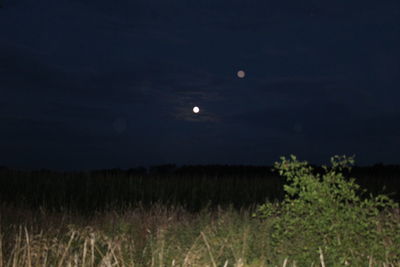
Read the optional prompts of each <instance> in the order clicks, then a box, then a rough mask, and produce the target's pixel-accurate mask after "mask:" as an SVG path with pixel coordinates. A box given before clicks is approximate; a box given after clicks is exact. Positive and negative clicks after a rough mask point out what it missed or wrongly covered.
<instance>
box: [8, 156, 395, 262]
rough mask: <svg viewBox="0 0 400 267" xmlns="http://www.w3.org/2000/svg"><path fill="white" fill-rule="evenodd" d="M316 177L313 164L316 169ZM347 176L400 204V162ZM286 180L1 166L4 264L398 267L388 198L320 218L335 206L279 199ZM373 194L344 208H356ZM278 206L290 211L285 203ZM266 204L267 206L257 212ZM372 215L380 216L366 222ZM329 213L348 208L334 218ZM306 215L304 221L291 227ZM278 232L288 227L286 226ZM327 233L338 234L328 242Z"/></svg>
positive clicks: (241, 172) (169, 170)
mask: <svg viewBox="0 0 400 267" xmlns="http://www.w3.org/2000/svg"><path fill="white" fill-rule="evenodd" d="M292 163H293V162H292ZM292 171H293V170H292ZM320 171H321V168H318V167H316V166H314V170H313V173H317V172H320ZM342 172H343V173H344V174H345V176H351V177H355V178H356V180H355V182H356V183H357V184H359V185H361V187H362V188H366V189H367V190H368V192H370V193H372V194H373V195H374V196H377V195H379V194H380V193H385V194H389V195H390V197H391V199H393V200H394V203H398V202H399V199H400V198H399V189H400V168H399V166H381V165H376V166H374V167H369V168H367V167H364V168H361V167H355V168H353V169H352V170H351V171H348V172H346V170H343V171H342ZM301 173H302V174H303V176H304V177H306V176H307V175H304V172H299V173H297V174H301ZM335 175H336V174H335ZM283 176H284V175H283ZM283 176H282V175H280V174H279V173H277V172H276V171H275V172H272V171H271V167H252V166H184V167H180V168H178V167H176V166H174V165H164V166H158V167H153V168H151V169H150V170H145V169H143V168H136V169H130V170H119V169H113V170H101V171H91V172H55V171H49V170H40V171H18V170H12V169H8V168H1V169H0V201H1V205H0V267H3V266H13V267H14V266H18V267H19V266H400V220H399V217H400V215H399V214H397V212H398V209H388V210H386V209H384V206H385V204H382V203H386V202H384V201H382V202H379V203H380V204H379V205H380V206H379V205H376V207H377V209H375V208H374V207H375V206H373V207H372V206H368V207H369V208H368V207H367V206H363V207H364V208H363V210H368V214H367V213H365V214H367V215H368V220H366V221H365V222H364V221H363V220H362V218H363V217H362V216H363V214H364V213H363V212H362V211H361V210H360V213H356V212H355V213H352V211H353V210H354V211H356V210H357V209H356V208H354V209H345V208H343V207H345V206H340V205H339V204H338V203H339V202H329V203H332V204H335V205H336V206H335V209H336V208H337V210H334V209H326V210H325V211H323V212H325V213H318V212H320V210H321V207H328V206H329V205H330V204H329V205H328V204H326V203H325V204H324V206H319V207H318V209H313V208H312V207H314V206H315V205H314V206H310V203H312V201H313V200H312V199H311V201H310V198H309V196H306V195H304V194H303V196H306V197H307V201H304V202H298V200H299V199H301V196H302V193H301V192H299V194H298V196H300V197H298V198H297V200H296V198H293V199H292V200H289V199H288V198H285V196H287V195H288V191H287V190H288V187H284V186H285V185H288V182H289V180H290V179H289V178H288V177H286V179H285V177H283ZM300 176H301V175H300ZM313 186H314V185H313ZM285 188H286V190H285ZM313 188H314V189H315V188H317V187H315V186H314V187H313ZM324 188H325V187H324ZM324 188H322V187H321V190H322V189H323V190H325V189H326V188H325V189H324ZM349 188H350V189H351V187H349ZM350 189H349V190H350ZM316 190H317V191H318V188H317V189H316ZM343 190H344V189H343ZM346 190H347V189H346ZM349 190H347V191H349ZM347 191H346V192H347ZM350 191H351V190H350ZM321 192H322V191H321ZM332 192H333V191H332ZM335 192H336V191H335ZM323 194H326V192H325V191H324V192H323ZM335 194H336V193H335ZM337 195H339V194H337ZM332 196H333V195H332ZM335 196H336V195H335ZM346 196H347V195H346ZM349 196H350V195H349ZM368 197H369V193H368V194H364V195H363V197H360V198H359V200H360V201H358V198H354V199H353V200H352V201H351V203H347V204H348V205H354V207H356V204H357V203H363V202H362V201H364V199H367V198H368ZM285 199H286V202H287V203H286V204H288V205H286V206H284V205H282V206H280V203H284V202H285ZM322 200H323V199H322ZM318 201H321V199H320V198H318ZM385 201H386V200H385ZM264 203H269V206H268V205H267V206H264V209H260V207H262V205H263V204H264ZM293 204H296V205H298V206H299V205H303V211H301V212H302V213H299V214H300V215H299V214H297V213H296V212H300V211H298V210H296V209H290V210H289V209H288V210H287V211H290V214H292V217H290V216H289V217H287V216H286V215H285V214H284V211H285V210H286V208H287V207H290V206H292V205H293ZM337 204H338V205H337ZM347 204H346V205H347ZM296 205H294V206H296ZM348 205H347V206H348ZM347 206H346V207H347ZM304 207H305V208H304ZM375 210H379V213H378V212H376V213H374V215H371V214H372V213H373V212H375ZM278 211H279V212H278ZM304 211H306V212H305V213H304ZM311 211H312V212H314V213H310V212H311ZM332 211H346V212H347V213H343V214H344V215H343V216H342V217H340V218H339V217H337V216H336V215H335V214H337V213H338V212H332ZM349 211H350V212H349ZM307 212H309V213H307ZM321 212H322V211H321ZM288 214H289V213H288ZM293 215H296V217H293ZM298 215H299V216H298ZM321 215H323V216H321ZM285 216H286V217H285ZM307 216H310V217H307ZM329 216H335V217H329ZM346 216H347V217H346ZM302 217H304V218H308V219H307V220H304V221H298V220H297V218H302ZM321 217H323V218H327V220H326V221H324V220H321V219H320V218H321ZM353 217H355V218H353ZM310 218H311V219H310ZM313 218H318V220H313ZM332 218H333V219H332ZM328 219H329V220H328ZM372 219H373V224H370V223H369V222H370V221H371V222H372ZM358 221H359V222H363V223H364V224H362V225H360V226H358V225H357V222H358ZM280 225H286V226H287V227H283V228H284V229H285V230H284V231H283V230H282V227H281V226H280ZM349 225H350V226H352V225H355V226H357V227H349ZM371 225H372V226H371ZM326 226H329V227H332V226H337V227H338V228H337V229H341V231H342V233H341V234H335V235H334V237H332V236H330V233H331V232H332V233H333V232H334V231H333V230H332V229H330V228H329V229H328V228H326V231H325V230H323V229H325V228H324V227H326ZM342 226H346V227H345V228H340V227H342ZM279 227H280V228H279ZM292 228H293V229H292ZM375 228H376V229H375ZM287 229H291V230H290V231H286V230H287ZM315 229H320V230H319V231H317V232H315ZM360 229H361V230H360ZM357 231H361V232H360V233H361V234H360V233H358V232H357ZM335 233H336V232H335ZM363 233H365V235H364V234H363ZM347 237H351V238H347ZM337 240H338V241H337ZM371 240H373V241H374V242H371ZM337 242H338V243H337Z"/></svg>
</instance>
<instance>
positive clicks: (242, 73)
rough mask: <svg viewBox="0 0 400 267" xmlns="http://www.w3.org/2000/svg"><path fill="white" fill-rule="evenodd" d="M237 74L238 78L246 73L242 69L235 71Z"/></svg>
mask: <svg viewBox="0 0 400 267" xmlns="http://www.w3.org/2000/svg"><path fill="white" fill-rule="evenodd" d="M237 76H238V77H239V78H244V76H246V73H245V72H244V70H239V71H238V72H237Z"/></svg>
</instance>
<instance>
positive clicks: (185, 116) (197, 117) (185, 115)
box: [173, 106, 220, 122]
mask: <svg viewBox="0 0 400 267" xmlns="http://www.w3.org/2000/svg"><path fill="white" fill-rule="evenodd" d="M173 115H174V118H175V119H177V120H183V121H191V122H219V121H220V118H219V117H218V116H216V115H215V114H213V113H211V112H208V111H207V109H203V108H202V107H201V106H200V112H199V113H197V114H195V113H193V111H192V107H191V106H187V107H185V108H184V107H178V108H176V110H175V112H174V114H173Z"/></svg>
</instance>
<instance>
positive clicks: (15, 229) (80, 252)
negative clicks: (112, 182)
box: [0, 204, 400, 267]
mask: <svg viewBox="0 0 400 267" xmlns="http://www.w3.org/2000/svg"><path fill="white" fill-rule="evenodd" d="M1 211H2V213H1V214H2V220H1V222H0V225H1V231H0V237H1V238H0V266H1V267H5V266H7V267H8V266H10V267H11V266H12V267H24V266H32V267H34V266H35V267H36V266H88V267H89V266H90V267H92V266H296V265H297V264H296V262H294V261H293V260H292V259H291V258H290V257H288V255H285V254H277V253H274V250H273V249H272V248H271V242H270V240H269V236H270V231H271V225H270V224H269V222H268V221H264V220H258V219H253V218H252V217H251V216H250V215H251V213H252V212H253V210H251V209H242V210H235V209H233V208H227V209H222V208H217V209H215V210H214V211H212V212H210V211H209V210H202V211H200V212H199V213H197V214H194V213H191V212H188V211H186V210H185V209H183V208H182V207H174V208H171V207H167V206H162V205H158V204H156V205H154V206H153V207H152V208H150V209H147V208H145V207H136V208H134V209H130V210H127V211H125V212H115V211H114V212H112V211H108V212H101V213H98V214H96V215H95V216H92V217H90V218H89V217H84V216H82V215H78V214H72V213H65V212H63V213H57V212H48V211H46V210H37V211H32V210H24V209H16V208H15V207H8V206H6V205H3V206H2V207H1ZM5 218H7V220H3V219H5ZM387 238H388V240H390V238H391V237H390V236H388V237H387ZM388 244H389V243H388ZM388 246H390V245H388ZM324 253H325V252H324V251H323V250H322V249H320V251H318V253H317V255H316V258H315V262H314V266H324V265H323V264H324V256H325V255H324ZM355 257H356V256H355ZM357 257H360V258H361V259H360V260H361V262H363V263H364V265H363V266H400V262H389V261H380V262H378V261H377V260H375V259H373V258H371V257H368V255H366V256H357ZM297 266H298V265H297Z"/></svg>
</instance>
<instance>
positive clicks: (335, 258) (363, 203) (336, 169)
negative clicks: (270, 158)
mask: <svg viewBox="0 0 400 267" xmlns="http://www.w3.org/2000/svg"><path fill="white" fill-rule="evenodd" d="M281 160H282V161H281V162H276V163H275V165H274V167H275V168H274V169H275V170H277V171H278V172H279V174H280V175H281V176H284V177H285V178H286V184H285V185H284V191H285V198H284V201H283V202H281V203H265V204H263V205H261V206H259V208H258V211H257V213H256V214H255V215H254V216H257V217H259V218H261V219H265V220H269V221H270V223H272V232H271V236H270V237H269V238H267V239H269V240H271V241H270V242H271V244H270V245H271V247H272V248H273V249H274V253H275V255H277V256H278V255H282V254H283V255H288V256H289V258H292V259H295V260H296V261H297V262H298V263H301V264H302V265H304V264H307V265H308V266H309V265H310V264H312V263H314V264H315V263H317V262H318V261H319V257H320V249H321V251H322V252H323V254H324V257H325V262H326V263H327V264H328V265H329V266H336V265H344V264H351V265H353V266H354V265H365V264H366V263H368V261H369V257H372V258H373V259H374V260H377V261H381V262H383V261H385V262H388V261H395V260H399V259H400V255H399V251H400V242H399V241H400V223H399V221H398V220H397V221H396V219H395V217H394V216H389V214H391V213H390V212H389V211H390V210H391V209H394V208H398V203H395V202H394V201H392V200H391V199H389V197H387V196H385V195H378V196H375V197H373V196H372V195H369V197H362V196H363V194H364V193H365V190H362V189H361V188H360V186H359V185H357V184H356V183H355V182H354V178H350V179H346V178H345V177H344V175H343V173H342V172H343V170H345V169H348V170H350V169H351V167H350V165H351V164H353V163H354V159H353V158H352V157H350V158H346V157H345V156H341V157H340V156H334V157H332V158H331V164H332V166H331V167H330V168H328V167H327V166H323V169H324V174H319V173H317V174H315V171H314V169H313V168H312V167H311V166H309V165H308V163H307V162H306V161H304V162H300V161H297V159H296V157H295V156H293V155H291V158H290V159H286V158H285V157H281Z"/></svg>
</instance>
